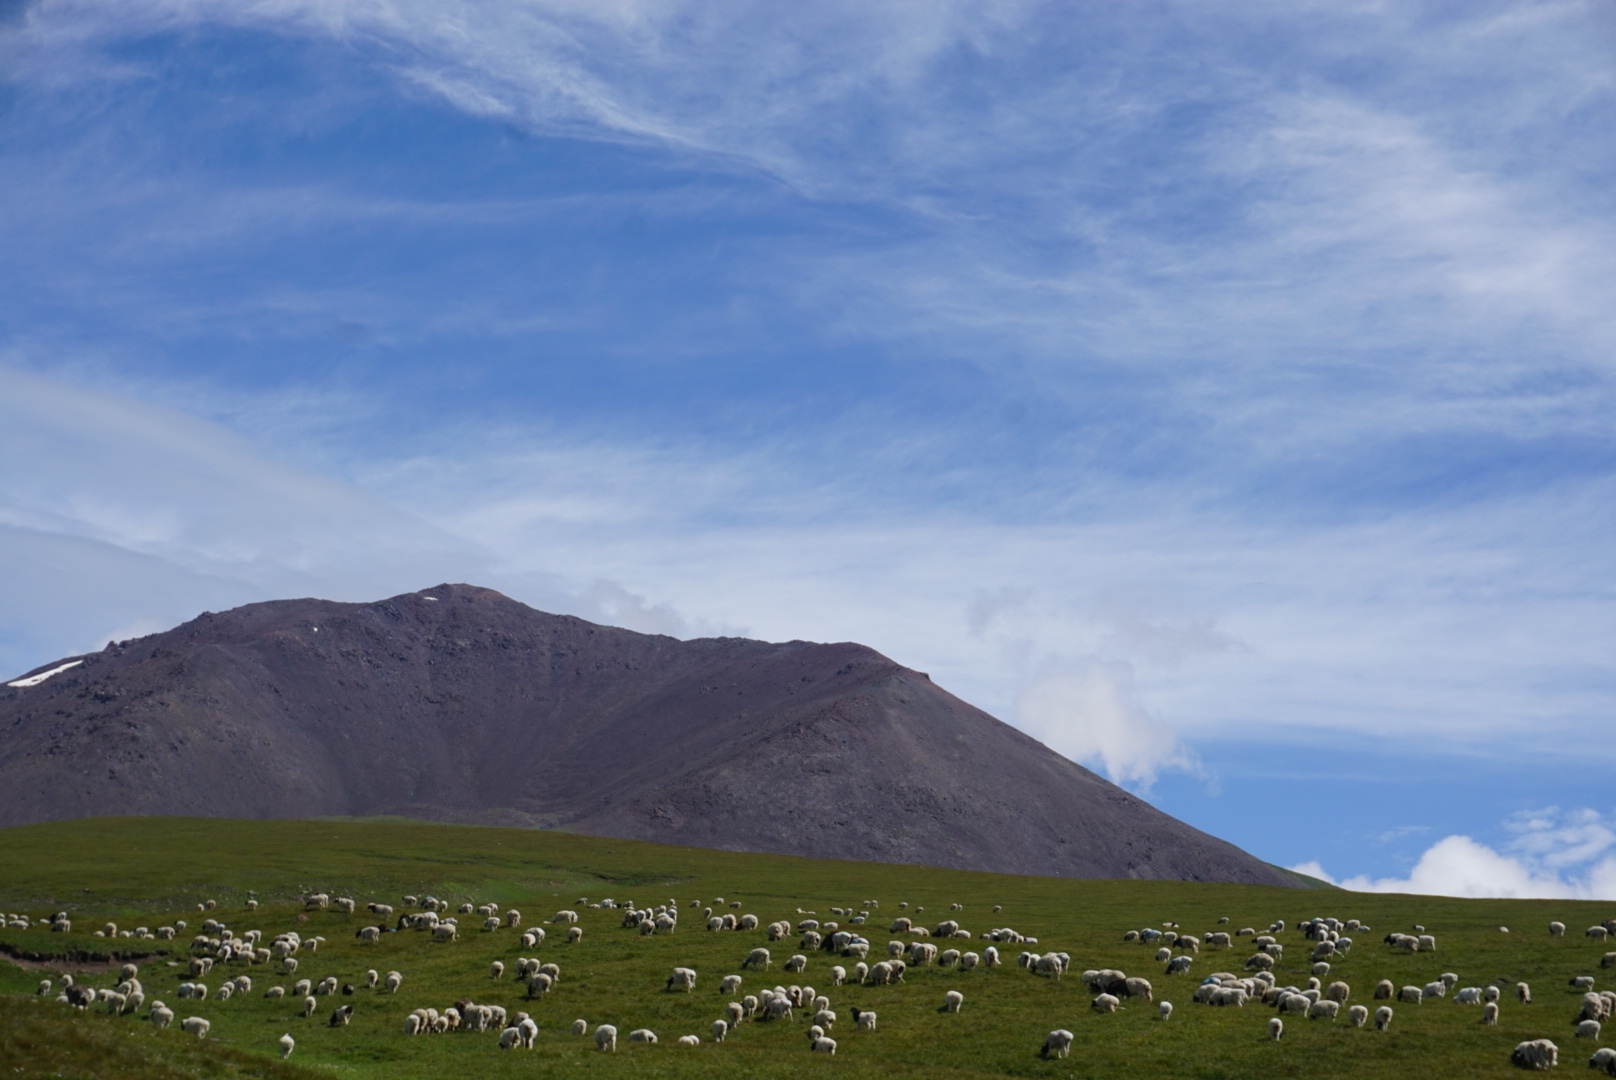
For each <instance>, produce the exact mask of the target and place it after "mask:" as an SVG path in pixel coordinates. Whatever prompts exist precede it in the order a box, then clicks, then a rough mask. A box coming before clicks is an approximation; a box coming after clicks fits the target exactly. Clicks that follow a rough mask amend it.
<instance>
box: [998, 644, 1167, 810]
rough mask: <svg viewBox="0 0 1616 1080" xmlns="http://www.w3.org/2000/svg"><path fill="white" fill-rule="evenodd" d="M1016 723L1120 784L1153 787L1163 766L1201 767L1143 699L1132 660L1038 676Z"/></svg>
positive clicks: (1025, 693) (1019, 699) (1020, 703)
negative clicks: (1140, 697) (1138, 688)
mask: <svg viewBox="0 0 1616 1080" xmlns="http://www.w3.org/2000/svg"><path fill="white" fill-rule="evenodd" d="M1016 726H1017V727H1019V728H1021V729H1022V730H1023V731H1025V732H1027V733H1028V734H1030V735H1032V736H1034V737H1035V738H1038V739H1040V740H1042V741H1043V742H1044V744H1045V745H1047V746H1049V747H1051V748H1052V749H1054V750H1057V751H1059V752H1060V753H1062V754H1064V755H1066V756H1067V757H1069V758H1071V759H1072V760H1073V761H1077V762H1081V763H1083V764H1088V765H1098V766H1099V767H1100V768H1102V769H1103V770H1104V771H1105V774H1106V775H1107V776H1109V777H1110V778H1111V779H1112V781H1114V782H1116V783H1134V784H1139V785H1141V786H1144V787H1149V786H1150V785H1151V784H1152V783H1154V782H1155V779H1156V775H1157V773H1159V772H1161V771H1162V770H1164V769H1183V770H1186V771H1191V772H1193V771H1196V770H1197V768H1198V766H1197V763H1196V760H1195V758H1194V756H1193V755H1192V754H1191V753H1190V751H1189V750H1188V748H1186V747H1185V746H1184V745H1183V744H1182V743H1180V742H1179V740H1178V735H1177V734H1176V733H1175V732H1174V731H1173V729H1172V728H1170V727H1168V726H1167V725H1166V724H1164V723H1162V722H1161V721H1160V720H1158V719H1157V718H1156V717H1154V716H1152V715H1151V714H1150V713H1149V712H1147V711H1146V710H1145V708H1144V706H1143V705H1141V704H1140V702H1139V699H1138V695H1137V693H1136V692H1135V690H1134V681H1133V667H1132V665H1129V664H1124V663H1117V662H1109V663H1108V662H1105V661H1100V660H1093V661H1090V662H1089V663H1088V664H1086V665H1083V666H1081V667H1078V668H1075V669H1071V670H1066V671H1061V672H1058V673H1056V674H1053V675H1049V676H1047V677H1045V678H1043V679H1041V680H1039V681H1038V682H1036V683H1034V684H1033V685H1032V686H1031V687H1029V688H1027V689H1026V690H1024V691H1023V692H1022V693H1021V694H1020V695H1019V696H1018V697H1017V698H1016Z"/></svg>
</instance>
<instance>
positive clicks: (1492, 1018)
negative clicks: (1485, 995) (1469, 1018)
mask: <svg viewBox="0 0 1616 1080" xmlns="http://www.w3.org/2000/svg"><path fill="white" fill-rule="evenodd" d="M1481 1022H1482V1023H1483V1024H1486V1025H1487V1026H1488V1027H1492V1026H1493V1025H1495V1024H1497V1023H1498V1002H1496V1001H1489V1002H1487V1004H1485V1005H1483V1006H1482V1007H1481Z"/></svg>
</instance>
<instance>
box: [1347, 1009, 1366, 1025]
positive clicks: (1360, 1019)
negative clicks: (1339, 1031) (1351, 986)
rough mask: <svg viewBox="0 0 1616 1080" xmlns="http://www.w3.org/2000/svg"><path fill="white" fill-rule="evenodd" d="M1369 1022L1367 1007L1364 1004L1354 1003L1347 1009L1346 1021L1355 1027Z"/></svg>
mask: <svg viewBox="0 0 1616 1080" xmlns="http://www.w3.org/2000/svg"><path fill="white" fill-rule="evenodd" d="M1368 1022H1369V1008H1368V1007H1367V1006H1364V1005H1354V1006H1353V1007H1352V1008H1350V1009H1348V1010H1347V1023H1349V1024H1351V1025H1352V1026H1353V1027H1355V1028H1361V1027H1363V1026H1364V1025H1365V1024H1367V1023H1368Z"/></svg>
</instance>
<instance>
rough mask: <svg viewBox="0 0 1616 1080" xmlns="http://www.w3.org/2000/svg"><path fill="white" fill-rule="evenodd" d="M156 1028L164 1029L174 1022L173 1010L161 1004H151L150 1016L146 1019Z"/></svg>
mask: <svg viewBox="0 0 1616 1080" xmlns="http://www.w3.org/2000/svg"><path fill="white" fill-rule="evenodd" d="M147 1019H149V1020H150V1021H151V1022H152V1023H153V1024H155V1025H156V1026H157V1027H158V1028H166V1027H168V1025H170V1024H172V1023H173V1022H174V1010H173V1009H170V1008H168V1007H167V1006H166V1005H164V1004H163V1003H162V1002H153V1003H152V1010H151V1014H150V1016H148V1017H147Z"/></svg>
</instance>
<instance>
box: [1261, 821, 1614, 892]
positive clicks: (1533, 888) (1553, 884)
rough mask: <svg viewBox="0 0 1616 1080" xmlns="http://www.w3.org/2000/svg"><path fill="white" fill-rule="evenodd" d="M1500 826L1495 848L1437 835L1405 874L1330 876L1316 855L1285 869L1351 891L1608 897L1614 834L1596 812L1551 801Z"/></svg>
mask: <svg viewBox="0 0 1616 1080" xmlns="http://www.w3.org/2000/svg"><path fill="white" fill-rule="evenodd" d="M1504 827H1505V829H1506V830H1507V831H1508V832H1509V833H1510V834H1511V839H1510V840H1509V841H1508V842H1507V843H1506V844H1504V845H1503V851H1498V850H1495V849H1494V848H1491V847H1488V846H1487V845H1486V844H1483V843H1480V842H1478V841H1476V840H1474V839H1472V838H1471V837H1468V836H1458V835H1455V836H1448V837H1444V838H1443V839H1441V840H1438V841H1437V842H1436V843H1435V844H1432V845H1431V846H1430V847H1429V848H1428V849H1426V851H1425V853H1424V854H1423V855H1421V856H1420V858H1419V861H1418V862H1417V863H1415V864H1414V868H1413V870H1411V871H1410V872H1409V875H1408V877H1406V878H1396V877H1384V878H1370V877H1369V876H1368V875H1366V874H1360V875H1358V876H1355V877H1348V878H1342V879H1337V878H1335V877H1332V876H1331V875H1330V874H1329V873H1328V872H1327V871H1326V870H1325V869H1324V866H1323V865H1322V864H1321V863H1320V862H1319V861H1318V860H1316V859H1315V860H1312V861H1309V862H1305V863H1299V864H1297V865H1296V866H1293V867H1291V869H1293V870H1295V871H1297V872H1298V873H1303V874H1308V875H1310V876H1312V877H1316V878H1320V879H1322V880H1324V881H1328V882H1331V883H1332V884H1335V885H1339V886H1341V887H1342V888H1344V889H1351V890H1352V891H1354V892H1390V893H1417V894H1422V895H1427V896H1464V897H1502V898H1510V899H1520V898H1528V897H1539V898H1565V899H1577V900H1616V852H1613V851H1612V847H1613V845H1616V831H1613V829H1612V823H1611V822H1610V821H1609V820H1607V819H1605V818H1604V817H1602V816H1601V815H1600V814H1599V813H1598V812H1597V811H1594V810H1588V809H1582V810H1574V811H1570V812H1562V811H1561V810H1560V809H1559V808H1558V807H1552V806H1551V807H1548V808H1547V809H1544V810H1538V811H1529V812H1524V813H1521V814H1517V815H1515V816H1514V817H1512V818H1510V819H1509V820H1508V821H1506V822H1505V823H1504Z"/></svg>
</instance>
